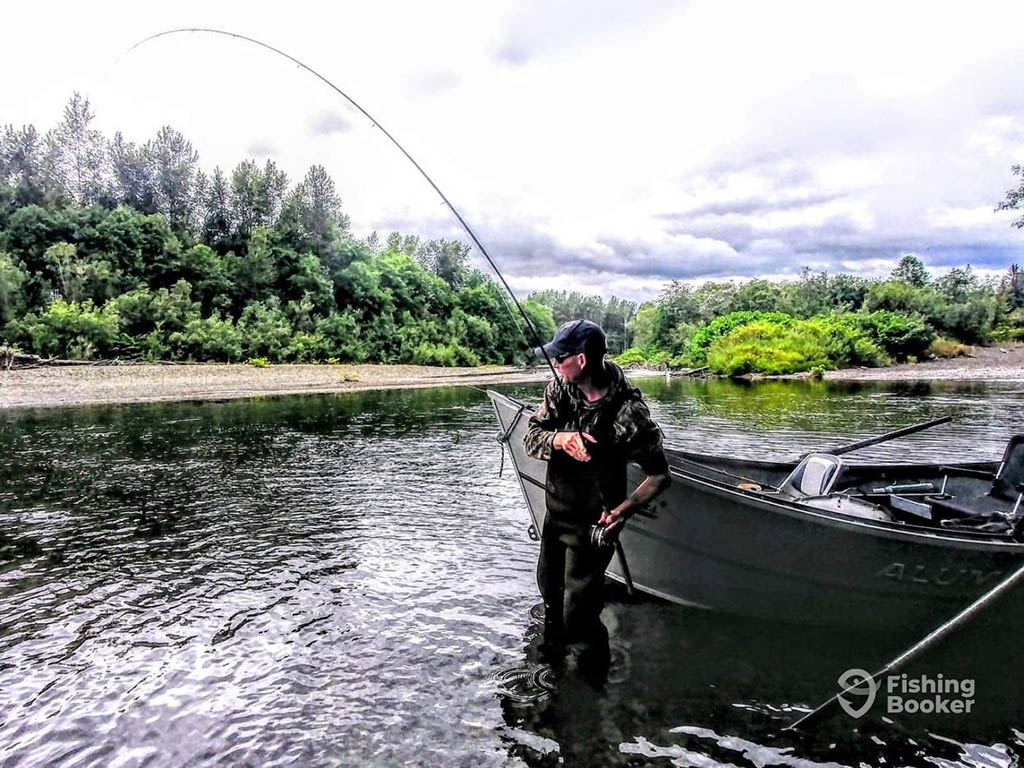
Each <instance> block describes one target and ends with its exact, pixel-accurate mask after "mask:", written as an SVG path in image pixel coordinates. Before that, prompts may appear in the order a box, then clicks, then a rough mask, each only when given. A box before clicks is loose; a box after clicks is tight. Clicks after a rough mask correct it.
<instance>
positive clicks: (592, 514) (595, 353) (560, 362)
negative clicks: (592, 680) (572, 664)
mask: <svg viewBox="0 0 1024 768" xmlns="http://www.w3.org/2000/svg"><path fill="white" fill-rule="evenodd" d="M606 351H607V342H606V339H605V334H604V331H602V330H601V328H600V327H599V326H597V325H596V324H595V323H592V322H590V321H588V320H575V321H572V322H569V323H566V324H565V325H563V326H562V327H561V328H559V329H558V331H557V333H556V334H555V337H554V339H553V340H552V341H551V342H550V343H548V344H546V345H544V347H543V348H542V349H538V356H541V355H546V356H547V358H548V359H550V360H552V361H553V363H554V367H555V370H556V375H557V379H553V380H552V381H551V382H550V383H549V384H548V386H547V388H546V390H545V391H544V401H543V403H542V404H541V405H540V407H539V408H538V409H537V411H536V412H535V413H534V414H533V415H532V416H531V417H530V420H529V426H528V429H527V431H526V435H525V438H524V446H525V448H526V451H527V453H529V454H530V455H531V456H533V457H534V458H537V459H541V460H542V461H546V462H547V470H546V478H545V507H546V511H545V518H544V524H543V526H542V529H543V530H542V534H541V549H540V556H539V559H538V564H537V582H538V585H539V587H540V591H541V595H542V596H543V598H544V609H545V617H544V648H545V651H546V654H547V655H548V657H549V659H551V660H553V661H558V660H560V659H561V658H562V653H563V652H564V651H565V650H566V649H567V648H568V650H570V651H572V652H573V653H574V654H576V655H577V659H578V660H579V662H580V664H581V665H582V664H583V663H593V664H595V665H599V666H600V665H603V666H604V667H607V654H608V635H607V631H606V630H605V628H604V625H603V624H602V623H601V619H600V614H601V610H602V608H603V607H604V594H603V588H604V572H605V569H606V568H607V567H608V564H609V562H610V561H611V558H612V556H613V554H614V552H615V546H614V545H615V542H616V540H617V537H618V534H619V532H620V530H621V528H622V526H623V524H624V523H625V521H626V520H627V519H628V518H629V517H630V516H631V515H632V514H634V513H635V512H636V511H637V510H639V509H640V508H642V507H643V506H644V505H646V504H648V503H649V502H650V501H652V500H653V499H654V498H655V497H656V496H657V495H658V494H659V493H661V491H663V490H664V489H665V488H667V487H668V485H669V482H670V480H669V469H668V460H667V458H666V456H665V451H664V448H663V446H662V435H661V430H660V429H659V428H658V425H657V424H656V423H655V422H654V420H653V419H652V418H651V415H650V411H649V410H648V408H647V405H646V404H645V403H644V401H643V398H642V397H641V395H640V392H639V390H637V389H635V388H633V387H632V386H631V385H630V384H629V382H628V381H627V379H626V377H625V375H624V374H623V372H622V369H621V368H619V366H617V365H615V364H614V363H612V362H610V361H608V360H605V353H606ZM630 461H633V462H636V463H637V464H638V465H639V466H640V468H641V469H642V470H643V472H644V474H645V477H644V479H643V480H642V481H641V482H640V484H639V485H638V486H637V488H636V490H634V491H633V493H631V494H627V484H626V467H627V463H628V462H630ZM619 551H620V556H622V557H623V558H624V557H625V556H624V555H622V554H621V549H620V550H619Z"/></svg>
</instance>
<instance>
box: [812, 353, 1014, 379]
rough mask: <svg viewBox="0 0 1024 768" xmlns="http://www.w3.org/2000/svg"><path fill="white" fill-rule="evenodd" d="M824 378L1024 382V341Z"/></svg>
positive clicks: (857, 369) (836, 374)
mask: <svg viewBox="0 0 1024 768" xmlns="http://www.w3.org/2000/svg"><path fill="white" fill-rule="evenodd" d="M825 378H826V379H845V380H849V381H1024V344H997V345H994V346H991V347H974V348H973V351H972V352H971V355H970V356H969V357H954V358H949V359H941V360H928V361H926V362H923V363H913V364H911V363H905V364H903V365H893V366H890V367H888V368H846V369H844V370H841V371H829V372H828V373H826V374H825Z"/></svg>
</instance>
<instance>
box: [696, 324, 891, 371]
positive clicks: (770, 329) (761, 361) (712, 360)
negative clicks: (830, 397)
mask: <svg viewBox="0 0 1024 768" xmlns="http://www.w3.org/2000/svg"><path fill="white" fill-rule="evenodd" d="M707 361H708V365H709V367H710V368H711V369H712V370H713V371H715V372H716V373H724V374H726V375H729V376H739V375H742V374H746V373H764V374H769V375H777V374H788V373H799V372H802V371H815V370H817V371H825V370H830V369H833V368H838V367H843V366H851V365H871V366H875V365H881V364H884V363H885V362H887V358H886V356H885V353H884V352H883V351H882V349H881V348H880V347H879V346H878V345H877V344H875V343H874V342H873V341H872V340H871V339H870V338H869V337H868V336H867V334H866V333H865V332H864V331H862V330H861V329H860V328H859V327H858V326H857V324H856V323H855V322H854V320H853V318H852V316H851V315H839V314H832V315H821V316H818V317H812V318H810V319H808V320H795V321H792V322H790V323H789V324H787V325H780V324H778V323H776V322H773V321H771V320H759V321H756V322H753V323H747V324H746V325H741V326H739V327H738V328H735V329H733V330H732V331H730V332H729V333H728V334H727V335H725V336H720V337H719V338H718V339H716V340H715V341H714V343H712V345H711V348H710V349H709V350H708V354H707Z"/></svg>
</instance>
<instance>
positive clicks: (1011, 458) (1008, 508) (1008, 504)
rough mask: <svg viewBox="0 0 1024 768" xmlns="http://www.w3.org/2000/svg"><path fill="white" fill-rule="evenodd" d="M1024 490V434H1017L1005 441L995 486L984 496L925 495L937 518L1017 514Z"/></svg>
mask: <svg viewBox="0 0 1024 768" xmlns="http://www.w3.org/2000/svg"><path fill="white" fill-rule="evenodd" d="M1022 491H1024V434H1022V435H1014V436H1013V437H1011V438H1010V440H1009V442H1008V443H1007V444H1006V450H1005V451H1003V460H1002V461H1001V462H1000V463H999V470H998V471H997V472H996V474H995V477H994V478H993V479H992V487H991V488H989V490H988V493H986V494H985V495H984V496H958V497H952V498H944V497H941V496H939V497H932V496H929V497H926V501H927V502H928V503H929V504H930V505H931V508H932V516H933V518H934V519H936V520H941V519H950V518H954V519H955V518H968V517H977V516H979V515H994V514H1002V515H1017V514H1019V512H1020V507H1021V496H1022Z"/></svg>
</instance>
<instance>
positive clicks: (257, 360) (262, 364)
mask: <svg viewBox="0 0 1024 768" xmlns="http://www.w3.org/2000/svg"><path fill="white" fill-rule="evenodd" d="M245 364H246V365H251V366H252V367H253V368H267V367H269V366H270V361H269V360H267V358H265V357H250V358H249V359H248V360H246V361H245Z"/></svg>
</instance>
